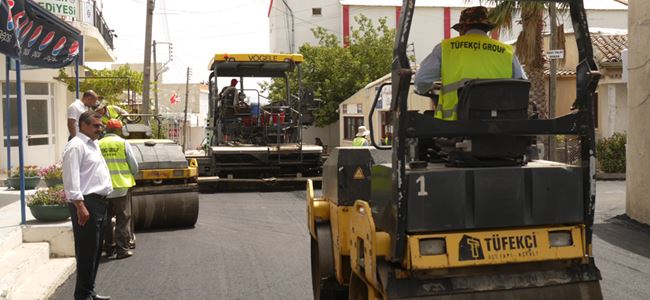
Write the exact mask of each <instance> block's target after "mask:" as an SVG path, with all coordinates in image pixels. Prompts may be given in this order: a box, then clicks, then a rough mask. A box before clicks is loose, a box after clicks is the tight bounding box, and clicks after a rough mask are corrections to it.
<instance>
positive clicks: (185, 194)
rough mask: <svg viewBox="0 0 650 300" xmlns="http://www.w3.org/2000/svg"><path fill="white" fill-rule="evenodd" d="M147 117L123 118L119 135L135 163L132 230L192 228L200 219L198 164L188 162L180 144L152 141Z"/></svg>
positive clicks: (138, 115) (144, 115) (163, 140)
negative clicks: (127, 146)
mask: <svg viewBox="0 0 650 300" xmlns="http://www.w3.org/2000/svg"><path fill="white" fill-rule="evenodd" d="M146 118H149V119H153V120H156V121H157V122H158V130H160V128H161V126H160V119H159V118H158V117H157V116H152V115H148V114H129V115H123V116H122V120H123V122H124V123H125V124H124V126H123V127H122V128H123V129H122V135H123V137H124V138H125V139H127V140H128V142H129V143H130V144H131V147H132V149H133V154H134V155H135V158H136V160H137V162H138V166H139V169H140V170H139V172H138V174H137V175H136V176H135V181H136V185H135V186H134V187H132V188H131V191H130V193H129V197H130V198H131V199H130V200H131V209H132V216H133V226H134V227H135V229H136V230H137V229H154V228H175V227H191V226H194V224H196V220H197V218H198V216H199V194H198V185H197V177H198V171H197V163H196V161H195V160H189V161H188V160H187V159H186V158H185V154H184V153H183V149H182V147H181V146H180V145H178V144H177V143H175V142H174V141H172V140H168V139H160V138H154V137H159V136H160V133H159V132H156V134H154V133H153V132H152V129H151V126H149V125H147V124H146V123H145V122H144V120H145V119H146Z"/></svg>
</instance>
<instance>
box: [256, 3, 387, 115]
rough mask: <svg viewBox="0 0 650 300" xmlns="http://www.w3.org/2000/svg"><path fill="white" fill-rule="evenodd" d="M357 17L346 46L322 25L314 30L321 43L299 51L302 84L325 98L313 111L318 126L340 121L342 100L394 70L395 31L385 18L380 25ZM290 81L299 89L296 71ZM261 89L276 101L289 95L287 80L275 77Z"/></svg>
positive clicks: (318, 96) (315, 94) (307, 45)
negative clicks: (339, 112)
mask: <svg viewBox="0 0 650 300" xmlns="http://www.w3.org/2000/svg"><path fill="white" fill-rule="evenodd" d="M354 20H355V22H356V23H357V26H358V27H357V28H355V27H353V28H352V34H351V36H350V39H349V41H348V43H347V44H348V46H347V47H344V46H343V45H342V43H341V41H340V40H339V39H338V38H337V37H336V35H334V34H331V33H329V32H327V30H326V29H324V28H322V27H317V28H314V29H312V33H313V34H314V36H315V37H316V38H317V39H318V45H316V46H312V45H309V44H304V45H302V46H300V50H299V53H300V54H302V55H303V56H304V59H305V61H304V62H303V64H302V81H303V86H305V87H307V88H311V89H313V90H314V96H315V98H318V99H321V100H322V102H321V105H320V107H319V108H318V109H317V110H316V111H315V112H314V116H315V117H316V122H315V124H316V126H325V125H328V124H331V123H334V122H336V121H338V119H339V118H338V113H337V110H338V107H339V104H340V103H341V102H343V101H344V100H345V99H347V98H349V97H350V96H352V95H353V94H354V93H356V92H357V91H358V90H360V89H361V88H363V87H364V86H365V85H367V84H368V83H370V82H372V81H374V80H376V79H377V78H380V77H382V76H384V75H386V74H388V73H389V72H390V70H391V61H392V58H393V52H392V51H393V49H392V48H393V42H394V39H395V30H394V29H390V28H388V26H387V25H386V18H381V19H379V20H378V25H377V26H374V25H373V23H372V20H370V19H369V18H368V17H366V16H364V15H359V16H358V17H355V18H354ZM289 84H290V89H291V90H292V91H297V90H298V81H297V72H293V73H291V74H290V75H289ZM262 89H263V90H265V91H268V92H269V98H270V99H271V101H273V102H277V101H283V100H285V98H286V96H285V95H286V91H285V83H284V79H273V80H271V82H269V83H266V84H263V85H262Z"/></svg>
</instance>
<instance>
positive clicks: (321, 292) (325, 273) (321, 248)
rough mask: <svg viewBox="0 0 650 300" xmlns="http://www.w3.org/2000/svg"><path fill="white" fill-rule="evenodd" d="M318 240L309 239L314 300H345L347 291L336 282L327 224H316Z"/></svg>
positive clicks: (330, 238)
mask: <svg viewBox="0 0 650 300" xmlns="http://www.w3.org/2000/svg"><path fill="white" fill-rule="evenodd" d="M316 234H317V236H318V240H316V239H314V238H311V278H312V290H313V293H314V299H315V300H330V299H332V300H334V299H347V296H348V289H347V288H346V287H345V286H342V285H340V284H339V283H338V282H337V281H336V275H335V274H334V272H335V271H334V254H333V250H332V229H331V227H330V224H329V223H319V224H316Z"/></svg>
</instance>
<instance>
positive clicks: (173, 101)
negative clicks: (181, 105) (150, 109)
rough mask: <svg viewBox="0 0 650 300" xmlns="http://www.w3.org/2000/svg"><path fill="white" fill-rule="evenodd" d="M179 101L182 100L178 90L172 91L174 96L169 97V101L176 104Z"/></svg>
mask: <svg viewBox="0 0 650 300" xmlns="http://www.w3.org/2000/svg"><path fill="white" fill-rule="evenodd" d="M178 101H180V100H179V99H178V95H177V94H176V92H172V96H171V97H170V98H169V103H171V104H175V103H176V102H178Z"/></svg>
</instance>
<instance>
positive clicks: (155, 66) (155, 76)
mask: <svg viewBox="0 0 650 300" xmlns="http://www.w3.org/2000/svg"><path fill="white" fill-rule="evenodd" d="M153 84H154V86H153V92H154V95H155V96H154V97H155V99H154V100H155V102H154V111H153V113H154V114H155V115H158V62H157V61H156V40H153Z"/></svg>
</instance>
